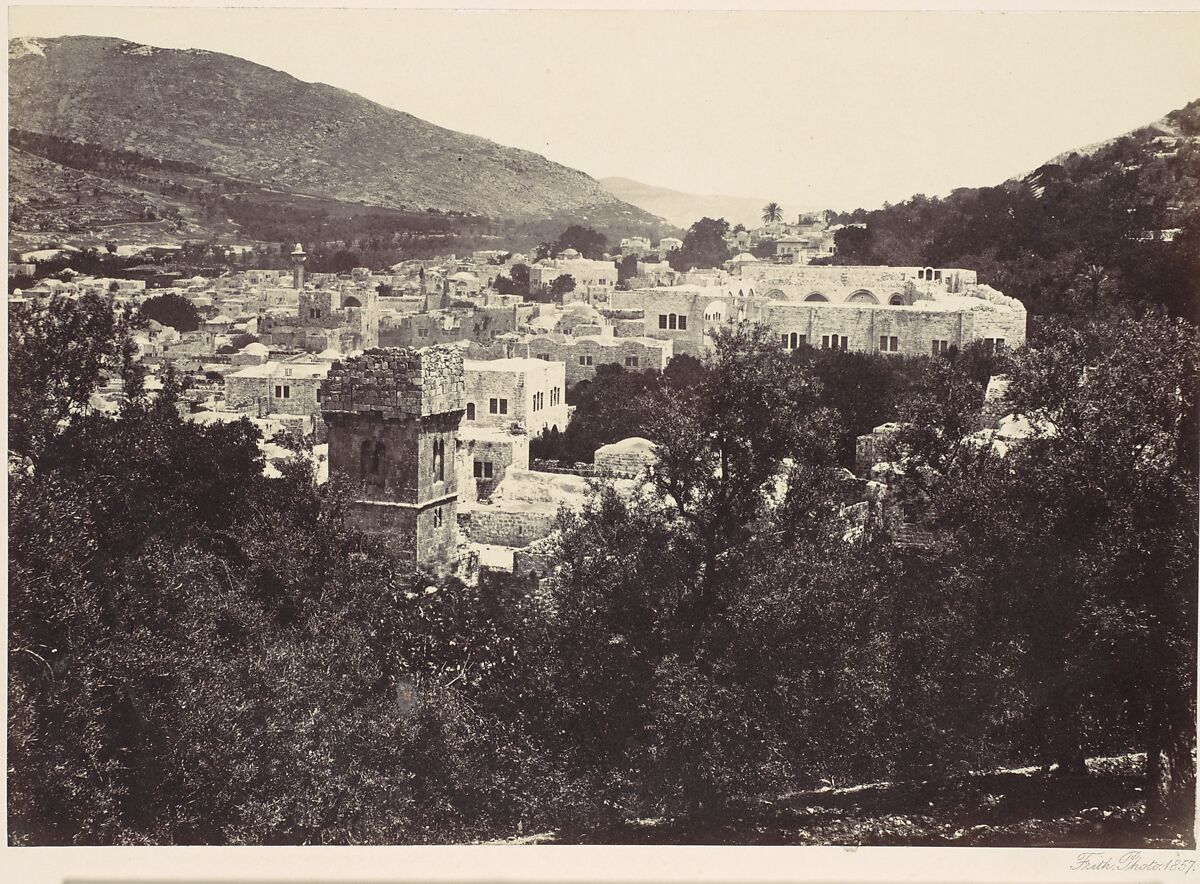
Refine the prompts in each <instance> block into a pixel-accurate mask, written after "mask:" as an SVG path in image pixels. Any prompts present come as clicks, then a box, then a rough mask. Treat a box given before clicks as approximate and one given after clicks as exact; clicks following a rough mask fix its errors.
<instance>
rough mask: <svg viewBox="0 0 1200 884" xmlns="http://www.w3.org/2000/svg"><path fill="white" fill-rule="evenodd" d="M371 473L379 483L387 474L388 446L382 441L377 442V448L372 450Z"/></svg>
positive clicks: (380, 483) (381, 482)
mask: <svg viewBox="0 0 1200 884" xmlns="http://www.w3.org/2000/svg"><path fill="white" fill-rule="evenodd" d="M371 475H372V476H374V477H375V481H376V483H377V484H379V485H382V484H383V480H384V478H386V476H387V446H386V445H384V444H383V443H382V442H376V443H375V450H374V451H372V452H371Z"/></svg>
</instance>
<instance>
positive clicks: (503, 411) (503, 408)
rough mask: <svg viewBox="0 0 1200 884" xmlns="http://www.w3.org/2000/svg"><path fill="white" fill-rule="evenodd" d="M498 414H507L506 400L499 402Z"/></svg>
mask: <svg viewBox="0 0 1200 884" xmlns="http://www.w3.org/2000/svg"><path fill="white" fill-rule="evenodd" d="M500 413H501V414H508V400H507V399H501V400H500Z"/></svg>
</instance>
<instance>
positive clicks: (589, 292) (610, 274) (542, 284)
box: [529, 249, 617, 304]
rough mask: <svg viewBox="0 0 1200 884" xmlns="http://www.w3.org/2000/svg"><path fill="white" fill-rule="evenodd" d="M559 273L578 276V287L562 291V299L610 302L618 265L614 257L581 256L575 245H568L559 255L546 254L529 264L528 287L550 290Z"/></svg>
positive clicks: (573, 277) (600, 302)
mask: <svg viewBox="0 0 1200 884" xmlns="http://www.w3.org/2000/svg"><path fill="white" fill-rule="evenodd" d="M560 276H570V277H571V278H572V279H573V280H575V290H574V291H572V292H569V293H568V294H566V295H563V303H570V302H572V301H584V302H586V303H588V304H607V303H608V301H609V299H610V298H611V297H612V293H613V291H614V289H615V288H616V285H617V265H616V263H615V262H613V261H591V260H589V259H587V258H581V257H579V253H578V252H577V251H575V250H574V249H567V250H566V251H564V252H563V253H562V254H561V255H559V256H558V257H557V258H547V259H544V260H542V261H538V262H537V263H535V264H533V265H531V266H530V268H529V290H530V291H541V292H545V291H548V290H549V288H550V286H551V285H552V284H553V283H554V280H556V279H558V278H559V277H560Z"/></svg>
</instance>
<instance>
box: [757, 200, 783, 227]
mask: <svg viewBox="0 0 1200 884" xmlns="http://www.w3.org/2000/svg"><path fill="white" fill-rule="evenodd" d="M762 219H763V224H774V223H775V222H776V221H782V220H783V209H782V208H781V207H780V205H779V203H767V204H766V205H765V206H763V213H762Z"/></svg>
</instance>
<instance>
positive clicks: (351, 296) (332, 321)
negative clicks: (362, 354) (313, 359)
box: [259, 286, 379, 353]
mask: <svg viewBox="0 0 1200 884" xmlns="http://www.w3.org/2000/svg"><path fill="white" fill-rule="evenodd" d="M377 299H378V293H377V292H376V291H375V289H373V288H371V287H369V286H364V287H355V288H350V287H347V288H346V289H345V290H343V289H342V288H340V287H339V288H322V289H311V288H305V289H302V290H301V291H300V292H299V294H298V297H297V310H296V313H295V314H291V313H290V312H289V313H287V314H285V315H277V314H273V313H270V312H268V313H266V314H265V315H263V316H262V317H261V319H260V320H259V334H260V337H262V338H263V340H264V342H265V343H268V344H271V345H273V346H276V347H295V348H297V349H300V350H306V351H308V352H309V353H320V352H321V351H323V350H329V349H333V350H337V351H338V352H341V353H352V352H355V351H358V350H364V349H368V348H371V347H376V346H378V344H379V307H378V302H377Z"/></svg>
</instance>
